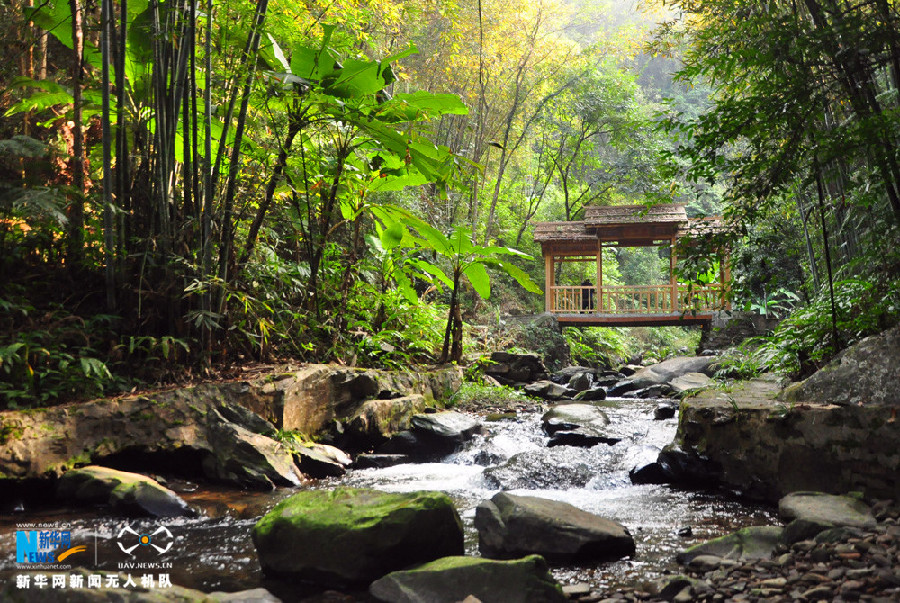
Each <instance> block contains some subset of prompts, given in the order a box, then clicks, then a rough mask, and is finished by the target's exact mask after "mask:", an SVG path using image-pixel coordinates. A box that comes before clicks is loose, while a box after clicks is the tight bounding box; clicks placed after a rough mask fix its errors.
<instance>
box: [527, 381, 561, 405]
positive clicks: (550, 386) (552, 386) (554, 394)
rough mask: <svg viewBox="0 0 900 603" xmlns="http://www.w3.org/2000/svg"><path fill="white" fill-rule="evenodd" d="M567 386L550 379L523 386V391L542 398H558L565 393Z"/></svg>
mask: <svg viewBox="0 0 900 603" xmlns="http://www.w3.org/2000/svg"><path fill="white" fill-rule="evenodd" d="M567 391H568V388H566V387H563V386H562V385H558V384H556V383H553V382H552V381H537V382H536V383H532V384H531V385H527V386H526V387H525V393H526V394H528V395H529V396H535V397H537V398H542V399H544V400H551V401H552V400H559V399H561V398H562V397H563V396H565V395H566V392H567Z"/></svg>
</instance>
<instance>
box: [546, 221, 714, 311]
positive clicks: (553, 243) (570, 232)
mask: <svg viewBox="0 0 900 603" xmlns="http://www.w3.org/2000/svg"><path fill="white" fill-rule="evenodd" d="M719 228H721V222H720V221H719V220H718V219H715V218H712V219H709V218H707V219H702V220H690V219H688V217H687V213H686V212H685V210H684V205H680V204H665V205H655V206H652V207H650V208H649V209H648V208H647V207H646V206H644V205H619V206H608V207H600V206H590V207H587V208H585V218H584V220H583V221H580V222H536V223H535V229H534V240H535V241H538V242H540V244H541V249H542V252H543V256H544V296H545V297H544V305H545V310H546V311H547V312H550V313H552V314H555V315H556V317H557V319H558V320H559V324H560V325H563V326H620V327H637V326H666V325H689V324H698V323H704V322H708V321H710V320H711V319H712V316H713V313H714V312H716V311H718V310H727V309H730V304H729V302H728V297H727V295H726V294H727V289H726V285H725V283H727V282H728V280H729V274H728V263H727V261H725V258H724V257H720V261H719V265H720V266H721V273H720V274H719V275H718V277H719V279H718V282H712V283H709V284H707V285H703V286H698V285H697V284H694V285H693V286H692V287H689V286H688V285H687V284H684V283H679V282H678V281H677V277H676V274H675V265H676V262H677V258H676V256H675V245H676V243H677V242H678V239H679V238H681V237H684V236H686V235H689V234H695V233H697V232H700V231H703V230H717V229H719ZM610 247H668V248H669V251H670V252H669V281H668V283H665V284H661V285H624V286H619V285H616V286H612V285H604V284H603V261H602V257H603V250H604V249H607V248H610ZM566 262H591V263H595V264H596V267H597V277H596V278H597V280H596V284H581V285H562V284H557V283H556V278H557V277H556V274H557V266H558V265H559V264H561V263H566Z"/></svg>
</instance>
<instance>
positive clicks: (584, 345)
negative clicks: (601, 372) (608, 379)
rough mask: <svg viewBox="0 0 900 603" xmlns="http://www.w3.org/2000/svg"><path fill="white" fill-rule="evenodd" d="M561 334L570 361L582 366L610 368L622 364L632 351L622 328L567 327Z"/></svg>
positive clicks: (630, 342)
mask: <svg viewBox="0 0 900 603" xmlns="http://www.w3.org/2000/svg"><path fill="white" fill-rule="evenodd" d="M563 335H564V336H565V338H566V341H567V342H568V343H569V348H570V350H571V354H572V361H573V362H575V363H576V364H580V365H582V366H591V367H598V368H612V367H615V366H618V365H620V364H622V363H623V362H624V361H625V360H626V359H627V358H628V357H629V356H630V355H631V353H632V350H633V345H632V341H629V337H628V335H626V333H625V332H624V330H623V329H617V328H608V327H588V328H582V329H576V328H572V327H567V328H565V329H563Z"/></svg>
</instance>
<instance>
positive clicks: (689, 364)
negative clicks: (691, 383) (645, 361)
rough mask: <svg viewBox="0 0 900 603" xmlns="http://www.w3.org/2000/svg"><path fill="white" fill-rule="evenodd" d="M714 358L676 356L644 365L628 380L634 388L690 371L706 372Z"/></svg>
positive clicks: (671, 378)
mask: <svg viewBox="0 0 900 603" xmlns="http://www.w3.org/2000/svg"><path fill="white" fill-rule="evenodd" d="M712 361H713V359H712V358H710V357H709V356H675V357H674V358H669V359H668V360H663V361H662V362H660V363H659V364H654V365H651V366H648V367H644V368H642V369H640V370H638V371H637V372H635V373H634V375H632V376H631V378H630V379H629V380H628V381H629V382H630V384H631V386H632V389H643V388H645V387H650V386H651V385H656V384H660V383H671V381H672V380H673V379H675V378H677V377H681V376H682V375H686V374H688V373H705V372H706V371H707V370H708V369H709V366H710V364H711V363H712Z"/></svg>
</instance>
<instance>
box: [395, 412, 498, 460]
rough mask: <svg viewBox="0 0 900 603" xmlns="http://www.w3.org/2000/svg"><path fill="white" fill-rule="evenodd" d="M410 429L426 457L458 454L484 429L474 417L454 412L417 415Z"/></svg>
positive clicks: (411, 422) (421, 452)
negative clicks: (457, 452)
mask: <svg viewBox="0 0 900 603" xmlns="http://www.w3.org/2000/svg"><path fill="white" fill-rule="evenodd" d="M410 427H411V429H410V431H411V432H412V434H413V436H415V439H416V441H417V443H418V445H419V446H420V447H421V450H420V454H423V455H425V456H432V455H444V454H450V453H452V452H456V451H457V450H459V449H460V448H462V446H463V445H464V444H465V443H466V442H467V441H469V440H471V439H472V438H473V437H474V436H475V435H476V434H478V433H481V429H482V428H481V423H479V422H478V420H477V419H475V418H474V417H471V416H469V415H465V414H463V413H461V412H456V411H452V410H446V411H443V412H435V413H423V414H418V415H415V416H413V418H412V420H411V421H410Z"/></svg>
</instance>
